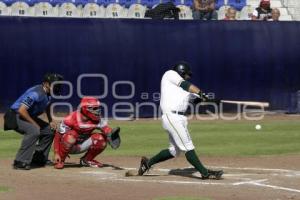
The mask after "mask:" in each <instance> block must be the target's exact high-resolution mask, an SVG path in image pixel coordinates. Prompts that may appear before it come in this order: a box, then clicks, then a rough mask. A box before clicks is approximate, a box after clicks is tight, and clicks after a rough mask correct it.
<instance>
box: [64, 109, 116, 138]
mask: <svg viewBox="0 0 300 200" xmlns="http://www.w3.org/2000/svg"><path fill="white" fill-rule="evenodd" d="M82 119H83V114H82V113H81V112H79V111H74V112H72V113H71V114H69V115H68V116H66V117H65V118H64V120H63V121H62V122H61V124H60V126H59V129H58V132H59V133H60V134H65V133H66V132H68V131H69V130H74V131H76V132H77V133H78V134H79V135H81V134H91V133H92V132H93V131H94V130H95V129H96V128H98V129H101V130H102V132H103V133H105V134H108V133H110V132H111V128H110V127H109V126H108V125H107V122H106V121H104V120H101V119H100V120H99V121H92V120H88V121H83V120H82Z"/></svg>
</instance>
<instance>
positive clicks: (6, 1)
mask: <svg viewBox="0 0 300 200" xmlns="http://www.w3.org/2000/svg"><path fill="white" fill-rule="evenodd" d="M16 1H17V0H2V2H3V3H5V5H7V6H11V4H13V3H15V2H16Z"/></svg>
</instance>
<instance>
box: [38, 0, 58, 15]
mask: <svg viewBox="0 0 300 200" xmlns="http://www.w3.org/2000/svg"><path fill="white" fill-rule="evenodd" d="M34 11H35V16H38V17H57V16H58V9H57V8H55V7H52V5H51V4H50V3H48V2H40V3H37V4H35V5H34Z"/></svg>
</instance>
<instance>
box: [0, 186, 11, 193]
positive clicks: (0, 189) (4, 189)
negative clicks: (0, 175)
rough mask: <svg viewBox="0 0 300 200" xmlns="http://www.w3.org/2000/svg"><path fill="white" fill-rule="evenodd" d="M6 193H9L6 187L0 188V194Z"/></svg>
mask: <svg viewBox="0 0 300 200" xmlns="http://www.w3.org/2000/svg"><path fill="white" fill-rule="evenodd" d="M8 191H10V189H9V188H8V187H5V186H0V192H8Z"/></svg>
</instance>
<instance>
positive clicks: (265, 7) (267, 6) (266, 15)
mask: <svg viewBox="0 0 300 200" xmlns="http://www.w3.org/2000/svg"><path fill="white" fill-rule="evenodd" d="M271 13H272V9H271V3H270V0H261V1H260V4H259V7H258V8H256V9H255V10H254V12H253V15H252V20H265V21H266V20H269V19H272V14H271Z"/></svg>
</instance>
